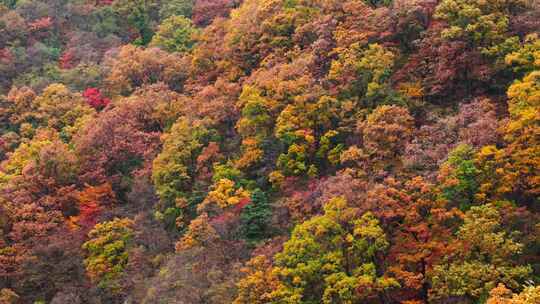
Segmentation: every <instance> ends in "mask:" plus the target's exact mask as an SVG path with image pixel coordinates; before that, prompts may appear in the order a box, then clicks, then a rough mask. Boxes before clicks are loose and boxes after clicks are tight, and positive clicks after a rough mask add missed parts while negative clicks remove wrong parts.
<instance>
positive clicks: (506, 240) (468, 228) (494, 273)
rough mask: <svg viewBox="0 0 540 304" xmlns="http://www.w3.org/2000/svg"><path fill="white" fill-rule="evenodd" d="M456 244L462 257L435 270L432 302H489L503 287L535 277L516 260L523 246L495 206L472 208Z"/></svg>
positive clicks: (458, 234)
mask: <svg viewBox="0 0 540 304" xmlns="http://www.w3.org/2000/svg"><path fill="white" fill-rule="evenodd" d="M456 242H457V243H458V244H457V245H458V246H459V247H458V248H459V249H458V254H457V255H455V256H454V258H451V259H449V261H448V262H447V263H441V264H440V265H437V266H435V267H434V269H433V273H432V274H431V280H432V289H431V294H430V297H431V299H432V300H437V299H449V298H453V297H462V298H464V299H466V300H471V301H475V300H478V299H480V298H486V297H487V296H488V293H489V291H490V290H491V289H493V288H495V287H496V286H497V285H498V284H499V283H503V284H505V285H507V286H509V287H511V288H518V287H519V286H520V284H521V283H522V282H523V280H524V279H525V278H527V277H528V275H529V274H530V273H531V268H530V266H527V265H520V264H519V263H518V262H516V260H515V259H514V257H515V256H516V255H519V254H520V253H521V251H522V248H523V245H522V244H520V243H518V242H516V241H514V240H513V239H512V236H511V235H509V234H507V233H506V232H505V231H504V230H503V229H502V227H501V218H500V214H499V211H498V210H497V208H496V207H495V206H493V205H490V204H487V205H482V206H474V207H471V209H470V210H469V211H467V213H466V214H465V219H464V223H463V225H462V226H461V227H460V229H459V231H458V233H457V240H456Z"/></svg>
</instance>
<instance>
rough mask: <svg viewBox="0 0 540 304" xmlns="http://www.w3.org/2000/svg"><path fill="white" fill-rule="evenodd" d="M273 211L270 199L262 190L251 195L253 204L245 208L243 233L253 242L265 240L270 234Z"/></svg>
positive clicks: (243, 212) (242, 217)
mask: <svg viewBox="0 0 540 304" xmlns="http://www.w3.org/2000/svg"><path fill="white" fill-rule="evenodd" d="M271 216H272V209H271V207H270V204H269V202H268V197H267V195H266V193H264V192H263V191H262V190H261V189H256V190H254V191H253V192H252V193H251V202H250V203H249V204H248V205H246V206H245V207H244V210H243V211H242V215H241V225H242V228H241V229H242V233H243V235H244V237H245V238H246V239H247V240H248V241H251V242H256V241H260V240H262V239H264V238H265V237H266V236H268V234H269V231H268V229H269V225H270V217H271Z"/></svg>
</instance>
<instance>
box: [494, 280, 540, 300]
mask: <svg viewBox="0 0 540 304" xmlns="http://www.w3.org/2000/svg"><path fill="white" fill-rule="evenodd" d="M489 296H490V297H489V299H488V300H487V302H486V304H533V303H537V302H538V301H540V288H539V287H538V286H536V287H535V286H528V287H525V288H524V290H523V291H522V292H521V293H519V294H515V293H512V291H511V290H509V289H508V288H506V286H504V284H499V285H498V286H497V287H496V288H494V289H492V290H491V291H490V292H489Z"/></svg>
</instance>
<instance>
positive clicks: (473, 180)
mask: <svg viewBox="0 0 540 304" xmlns="http://www.w3.org/2000/svg"><path fill="white" fill-rule="evenodd" d="M474 153H475V151H474V150H473V149H472V148H471V147H470V146H467V145H461V146H458V147H457V148H455V149H454V150H453V151H452V152H450V154H449V155H448V160H447V161H446V162H445V163H444V164H443V165H442V166H441V168H440V171H439V176H438V180H439V182H440V186H441V191H442V193H441V195H442V197H443V198H444V199H446V200H448V201H449V203H450V204H451V206H454V207H455V206H457V207H459V208H460V209H461V210H463V211H465V210H467V209H469V208H470V207H471V206H472V205H473V204H474V203H475V195H476V194H477V193H478V191H479V187H480V185H479V183H478V181H477V178H478V174H479V173H480V171H479V170H478V168H477V167H476V165H475V162H474Z"/></svg>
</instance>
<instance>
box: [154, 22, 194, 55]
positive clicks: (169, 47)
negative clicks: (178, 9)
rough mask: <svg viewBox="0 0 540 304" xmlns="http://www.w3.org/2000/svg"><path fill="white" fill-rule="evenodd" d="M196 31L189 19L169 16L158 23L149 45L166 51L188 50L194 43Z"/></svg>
mask: <svg viewBox="0 0 540 304" xmlns="http://www.w3.org/2000/svg"><path fill="white" fill-rule="evenodd" d="M196 33H197V29H196V28H195V27H194V26H193V24H192V23H191V20H189V19H187V18H186V17H183V16H171V17H169V18H167V19H165V20H164V21H163V22H162V23H161V24H160V26H159V28H158V30H157V32H156V34H155V35H154V38H152V42H151V43H150V46H156V47H159V48H161V49H163V50H165V51H168V52H179V53H184V52H188V51H189V50H191V48H193V46H194V45H195V34H196Z"/></svg>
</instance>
